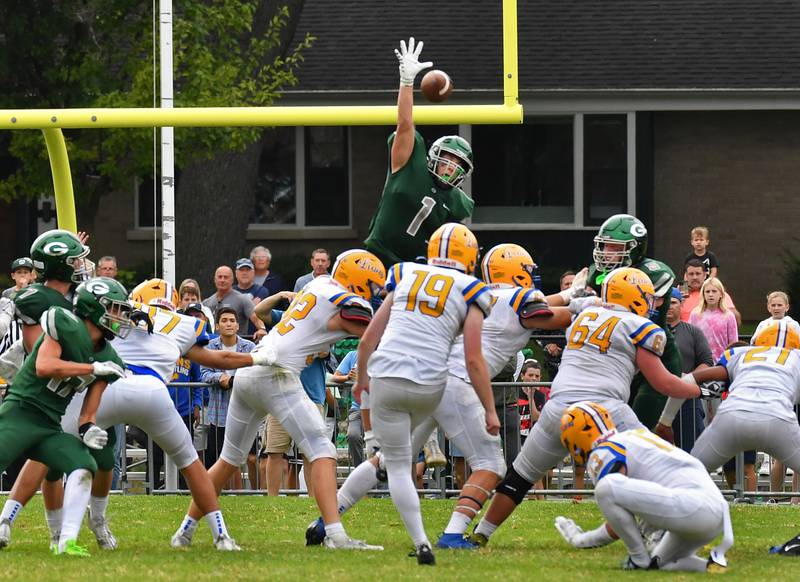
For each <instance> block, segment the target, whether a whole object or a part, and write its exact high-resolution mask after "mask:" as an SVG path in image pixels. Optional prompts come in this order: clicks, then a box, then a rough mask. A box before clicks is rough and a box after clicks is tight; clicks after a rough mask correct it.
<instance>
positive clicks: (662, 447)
mask: <svg viewBox="0 0 800 582" xmlns="http://www.w3.org/2000/svg"><path fill="white" fill-rule="evenodd" d="M560 373H561V372H559V374H560ZM619 464H622V465H624V466H625V468H626V471H627V475H628V477H630V478H631V479H642V480H644V481H650V482H652V483H658V484H659V485H663V486H665V487H675V488H678V487H680V488H685V487H703V488H704V489H706V488H708V489H714V490H718V489H717V487H716V485H714V482H713V481H712V480H711V477H709V475H708V471H706V468H705V467H704V466H703V464H702V463H701V462H700V461H698V460H697V459H695V458H694V457H693V456H691V455H690V454H689V453H687V452H685V451H682V450H681V449H679V448H677V447H675V446H673V445H671V444H670V443H668V442H667V441H665V440H662V439H661V438H659V437H658V436H656V435H654V434H653V433H651V432H650V431H649V430H647V429H646V428H637V429H633V430H626V431H624V432H619V433H618V432H614V433H611V434H609V435H608V436H607V437H605V438H603V439H601V440H600V442H599V443H598V444H596V445H595V448H594V449H592V452H591V453H589V458H588V460H587V462H586V472H587V473H588V474H589V477H591V479H592V482H593V483H594V484H595V487H596V486H597V483H598V482H599V481H600V480H601V479H602V478H603V477H605V476H606V475H608V474H609V473H612V472H615V471H616V470H617V469H616V467H617V466H618V465H619ZM720 495H721V494H720Z"/></svg>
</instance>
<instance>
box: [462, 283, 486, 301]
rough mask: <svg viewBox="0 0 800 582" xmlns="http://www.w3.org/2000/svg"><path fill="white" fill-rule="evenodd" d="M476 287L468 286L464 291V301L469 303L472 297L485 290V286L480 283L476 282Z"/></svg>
mask: <svg viewBox="0 0 800 582" xmlns="http://www.w3.org/2000/svg"><path fill="white" fill-rule="evenodd" d="M476 283H477V285H470V287H469V288H468V289H465V290H464V300H465V301H469V300H470V299H472V298H473V297H475V296H476V295H477V294H478V293H480V292H481V291H483V290H484V289H486V285H485V284H483V283H481V282H480V281H476Z"/></svg>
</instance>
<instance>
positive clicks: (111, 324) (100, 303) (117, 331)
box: [72, 277, 133, 340]
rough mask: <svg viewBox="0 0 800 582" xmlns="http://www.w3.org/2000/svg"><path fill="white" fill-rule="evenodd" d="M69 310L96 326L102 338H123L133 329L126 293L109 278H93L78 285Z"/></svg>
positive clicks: (130, 309) (118, 284) (123, 288)
mask: <svg viewBox="0 0 800 582" xmlns="http://www.w3.org/2000/svg"><path fill="white" fill-rule="evenodd" d="M72 307H73V310H74V311H75V315H77V316H78V317H80V318H82V319H88V320H89V321H91V322H92V323H93V324H95V325H96V326H97V327H99V328H100V329H101V330H102V331H103V335H104V336H105V338H106V339H109V340H110V339H114V338H115V337H121V338H125V337H127V335H128V333H130V331H131V329H132V328H133V325H132V324H131V311H132V310H133V308H132V307H131V304H130V303H129V302H128V292H127V291H126V290H125V287H123V286H122V285H121V284H120V283H118V282H117V281H115V280H114V279H110V278H109V277H95V278H94V279H89V280H88V281H84V282H83V283H81V284H80V285H78V287H77V289H75V296H74V297H73V299H72Z"/></svg>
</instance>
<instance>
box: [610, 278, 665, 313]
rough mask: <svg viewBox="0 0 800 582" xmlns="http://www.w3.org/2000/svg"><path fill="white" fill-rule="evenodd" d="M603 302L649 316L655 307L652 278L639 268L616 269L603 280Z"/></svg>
mask: <svg viewBox="0 0 800 582" xmlns="http://www.w3.org/2000/svg"><path fill="white" fill-rule="evenodd" d="M600 298H601V299H602V300H603V303H611V304H613V305H618V306H620V307H622V308H624V309H625V310H627V311H630V312H632V313H635V314H636V315H640V316H641V317H649V316H650V313H651V312H652V311H653V309H654V302H655V289H653V283H651V282H650V278H649V277H648V276H647V275H645V274H644V273H643V272H642V271H640V270H639V269H634V268H633V267H624V268H622V269H614V270H613V271H611V273H609V275H608V277H606V278H605V280H604V281H603V287H602V289H601V291H600Z"/></svg>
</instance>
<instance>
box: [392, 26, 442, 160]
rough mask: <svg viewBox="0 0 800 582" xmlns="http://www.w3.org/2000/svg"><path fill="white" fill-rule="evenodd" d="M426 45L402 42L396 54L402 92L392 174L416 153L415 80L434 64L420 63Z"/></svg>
mask: <svg viewBox="0 0 800 582" xmlns="http://www.w3.org/2000/svg"><path fill="white" fill-rule="evenodd" d="M423 45H424V43H423V42H422V41H420V42H418V43H416V44H415V43H414V37H411V38H410V39H409V40H408V46H406V42H405V41H404V40H401V41H400V50H397V49H395V51H394V54H395V55H396V56H397V60H398V62H399V65H400V90H399V91H398V94H397V131H396V133H395V136H394V141H393V142H392V173H393V174H394V173H395V172H398V171H400V170H401V169H402V168H403V166H405V165H406V163H407V162H408V160H409V158H410V157H411V153H412V152H413V151H414V114H413V110H414V79H415V78H416V76H417V75H418V74H419V72H420V71H423V70H424V69H427V68H429V67H432V66H433V63H432V62H425V63H420V62H419V55H420V53H421V52H422V47H423Z"/></svg>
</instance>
